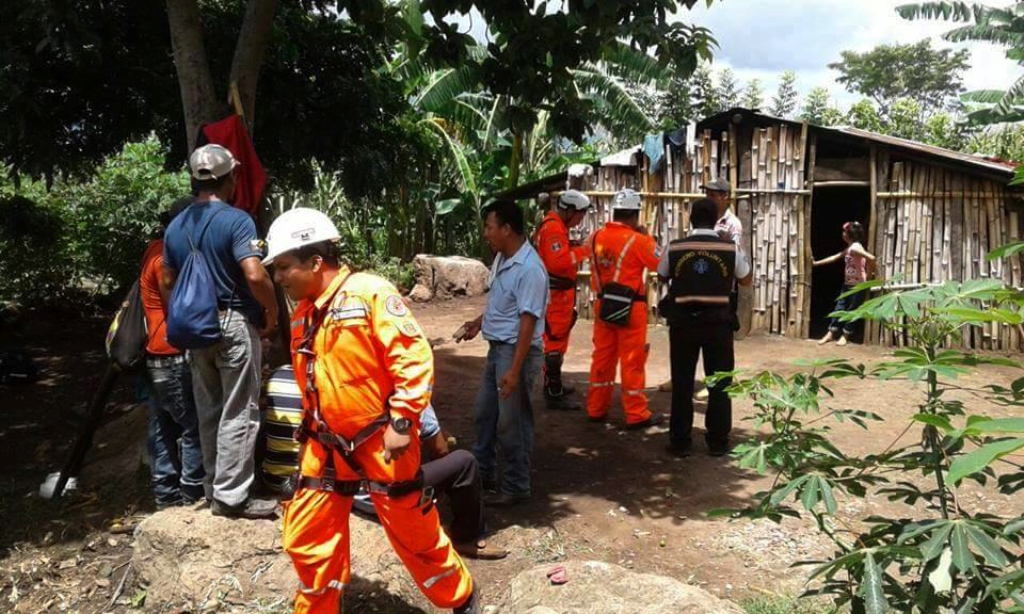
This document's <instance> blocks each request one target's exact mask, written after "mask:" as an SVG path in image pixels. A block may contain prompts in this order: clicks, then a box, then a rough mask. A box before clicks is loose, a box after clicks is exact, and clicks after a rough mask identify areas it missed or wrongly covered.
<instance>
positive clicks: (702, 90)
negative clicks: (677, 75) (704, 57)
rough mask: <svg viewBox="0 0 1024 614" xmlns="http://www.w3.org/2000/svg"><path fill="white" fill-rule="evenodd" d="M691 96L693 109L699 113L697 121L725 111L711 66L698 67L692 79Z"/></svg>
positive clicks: (703, 64) (704, 64) (702, 65)
mask: <svg viewBox="0 0 1024 614" xmlns="http://www.w3.org/2000/svg"><path fill="white" fill-rule="evenodd" d="M691 83H692V85H691V89H690V95H691V96H692V100H693V108H694V111H696V113H697V119H698V120H700V119H704V118H705V117H709V116H711V115H714V114H715V113H720V112H722V111H724V110H725V105H724V103H723V102H722V99H721V97H720V96H719V94H720V92H719V90H718V88H717V87H715V80H714V76H713V75H712V73H711V66H710V65H709V64H706V63H702V64H701V65H700V66H698V67H697V70H696V71H695V72H694V73H693V78H692V79H691Z"/></svg>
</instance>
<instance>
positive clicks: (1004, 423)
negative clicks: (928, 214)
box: [713, 246, 1024, 614]
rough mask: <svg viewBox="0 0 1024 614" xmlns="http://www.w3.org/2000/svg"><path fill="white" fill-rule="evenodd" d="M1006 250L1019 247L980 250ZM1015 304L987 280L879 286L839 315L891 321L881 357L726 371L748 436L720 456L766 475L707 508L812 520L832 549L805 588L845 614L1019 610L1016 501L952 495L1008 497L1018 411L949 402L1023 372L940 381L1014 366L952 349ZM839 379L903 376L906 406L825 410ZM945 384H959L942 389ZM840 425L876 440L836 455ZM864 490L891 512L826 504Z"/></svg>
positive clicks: (1017, 383) (1011, 401)
mask: <svg viewBox="0 0 1024 614" xmlns="http://www.w3.org/2000/svg"><path fill="white" fill-rule="evenodd" d="M1014 249H1016V250H1020V249H1024V247H1022V246H1011V247H1010V248H1007V249H1004V250H1000V253H998V254H994V256H996V257H999V256H1006V255H1013V253H1014V252H1013V250H1014ZM877 285H879V282H868V283H867V284H863V285H862V286H860V287H858V288H856V289H855V291H864V290H867V289H870V288H872V287H875V286H877ZM1022 308H1024V294H1022V293H1020V292H1017V291H1016V290H1013V289H1008V288H1005V287H1004V286H1003V285H1002V284H1001V283H1000V282H998V281H995V280H974V281H968V282H964V283H961V282H949V283H946V284H943V285H940V286H928V287H922V288H918V289H913V290H907V291H901V292H889V293H884V294H880V295H879V296H877V297H875V298H872V299H870V300H867V301H866V302H865V303H864V304H863V305H862V306H861V307H860V308H858V309H857V310H855V311H851V312H843V313H841V314H840V317H841V318H842V319H844V320H847V321H851V320H876V321H878V322H880V323H882V324H883V325H885V326H888V327H893V328H896V329H898V330H899V332H900V333H901V334H902V335H903V338H904V339H905V340H906V344H905V347H902V348H900V349H897V350H896V351H895V352H894V355H893V358H892V359H891V360H885V361H883V362H881V363H879V364H876V365H873V366H870V367H865V366H864V365H861V364H852V363H850V362H847V361H845V360H828V361H819V362H815V363H810V364H805V365H804V367H805V371H804V372H800V373H797V374H795V375H792V376H789V377H784V376H782V375H779V374H776V373H767V372H766V373H760V374H758V375H755V376H753V377H750V378H737V379H736V380H735V382H734V383H733V385H732V386H731V393H732V394H733V395H734V396H744V397H747V398H749V399H750V400H752V402H753V405H754V415H753V417H752V418H751V419H752V420H753V422H754V425H755V426H756V427H757V429H758V430H759V431H760V432H761V435H759V436H758V437H756V438H755V439H753V440H751V441H748V442H746V443H744V444H742V445H739V446H737V448H736V449H735V450H734V452H733V456H734V458H735V459H736V460H737V461H738V462H739V464H740V466H741V467H744V468H749V469H753V470H756V471H757V472H759V473H762V474H773V475H774V481H773V483H772V485H771V487H770V488H769V489H768V490H767V491H765V492H761V493H758V495H756V496H755V502H754V504H753V505H751V506H750V507H748V508H746V509H742V510H717V511H715V512H713V515H731V516H732V517H734V518H747V519H758V518H766V519H770V520H772V521H775V522H781V521H782V520H783V519H784V518H786V517H800V516H803V515H806V516H809V517H810V518H812V519H813V520H814V522H815V523H816V525H817V527H818V529H819V530H820V531H821V532H822V533H823V534H824V535H826V536H827V537H828V538H829V539H830V540H831V541H832V543H833V544H834V547H835V550H834V552H833V554H832V555H831V557H830V558H829V559H827V560H823V561H810V562H807V563H806V564H810V565H814V570H813V572H812V573H811V575H810V580H809V584H808V586H809V588H808V590H807V591H806V595H818V596H826V597H829V598H831V599H832V600H833V601H834V603H835V604H836V606H837V607H842V606H846V607H849V608H850V610H851V611H852V612H854V613H855V614H857V613H861V612H863V613H866V614H883V613H885V612H920V613H927V614H933V613H940V612H941V613H945V612H949V613H953V612H955V613H957V614H960V613H964V614H966V613H970V612H979V613H988V612H1018V613H1019V612H1024V593H1022V587H1024V566H1022V562H1021V552H1022V551H1021V540H1022V533H1024V515H1022V512H1024V504H1022V502H1021V501H1020V497H1016V500H1017V504H1014V503H1013V499H1010V500H1009V501H1008V503H1009V505H1007V508H1008V509H1010V510H1013V511H1012V512H1010V515H1007V516H997V515H993V514H991V513H989V512H987V511H985V510H982V509H979V508H980V507H981V506H980V504H979V501H978V500H977V498H976V497H965V496H962V494H963V493H962V492H961V489H962V487H963V486H964V484H965V483H967V482H974V483H977V484H979V485H981V486H982V487H989V488H994V489H998V492H999V493H1001V494H1002V495H1005V496H1007V497H1011V498H1013V497H1014V496H1015V495H1017V494H1019V491H1020V490H1021V489H1022V488H1024V468H1022V467H1021V464H1020V462H1019V460H1015V458H1014V456H1013V454H1014V453H1015V452H1017V451H1019V450H1021V449H1022V448H1024V418H1021V417H1015V418H1001V417H992V416H988V415H984V411H983V409H982V408H981V407H978V406H975V404H974V403H973V402H972V401H970V400H966V401H965V400H963V399H964V398H969V399H977V400H978V401H979V403H978V405H983V404H987V405H988V406H991V405H992V404H996V405H1008V406H1014V407H1021V406H1022V405H1024V377H1021V378H1017V379H1015V380H1014V381H1012V382H1011V383H1009V384H1006V385H990V386H987V387H985V388H984V389H980V390H970V391H968V390H966V389H965V388H963V387H961V386H958V385H956V384H955V383H954V382H956V380H957V378H958V376H960V375H962V374H965V373H966V372H967V371H968V369H970V368H975V367H979V366H982V365H1002V366H1005V367H1010V368H1020V366H1021V365H1020V364H1019V363H1018V362H1017V361H1013V360H1009V359H1007V358H1001V357H996V356H991V355H982V354H978V353H975V352H970V351H963V350H960V349H955V348H956V347H958V346H959V343H958V342H959V340H960V337H961V335H962V333H963V332H964V330H965V329H966V328H967V327H971V326H977V325H980V324H983V323H985V322H992V321H995V322H1000V323H1005V324H1009V325H1013V326H1019V325H1020V324H1021V322H1022V317H1021V313H1022ZM720 376H721V375H720ZM841 378H859V379H862V380H868V381H871V382H872V385H875V386H877V387H878V390H879V391H880V392H881V391H884V390H885V386H886V385H887V382H891V381H893V380H909V381H911V382H915V383H917V384H918V387H919V388H920V390H921V398H920V401H919V403H918V407H917V412H916V413H915V414H914V415H913V416H911V417H910V419H909V420H908V421H907V422H906V423H905V424H895V425H894V424H893V423H892V420H891V419H885V418H883V417H882V416H880V415H879V414H880V413H882V412H881V411H878V409H879V408H865V409H835V408H833V407H832V406H833V405H836V406H839V407H842V400H841V398H837V397H835V395H834V393H833V391H832V390H831V389H830V388H829V385H830V384H831V383H832V382H834V381H836V380H838V379H841ZM953 390H958V391H960V392H961V393H964V392H968V393H969V394H968V395H964V394H959V395H956V396H958V397H959V398H952V397H953V396H954V395H952V394H950V392H951V391H953ZM879 398H884V396H883V394H880V395H879ZM980 402H984V403H980ZM842 421H852V422H854V423H855V424H857V425H858V426H859V427H861V428H864V429H866V430H869V431H871V432H873V433H877V434H878V435H879V437H878V441H880V442H882V444H883V445H884V444H887V445H884V449H882V450H880V451H878V452H877V453H874V454H870V455H867V456H857V455H853V454H849V453H847V452H844V451H843V450H842V449H841V446H840V443H839V442H838V441H837V440H836V439H834V438H833V437H831V431H830V425H831V424H832V423H835V422H842ZM883 433H884V435H883ZM869 493H870V494H873V495H878V496H884V497H886V498H887V499H889V500H890V501H892V502H895V503H896V504H897V506H899V507H897V508H896V509H900V508H901V507H902V508H903V509H900V513H899V514H893V515H874V516H870V517H868V518H864V519H854V518H850V517H848V516H846V515H843V514H841V513H840V503H839V501H843V500H851V499H858V498H864V497H866V496H868V494H869ZM1012 514H1016V516H1015V517H1012Z"/></svg>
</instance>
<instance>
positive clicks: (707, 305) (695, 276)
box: [659, 236, 736, 325]
mask: <svg viewBox="0 0 1024 614" xmlns="http://www.w3.org/2000/svg"><path fill="white" fill-rule="evenodd" d="M668 266H669V280H670V281H669V291H668V294H667V295H666V296H665V298H664V299H663V300H662V301H661V304H660V305H659V307H660V309H659V310H660V312H661V314H662V315H663V316H664V317H665V318H666V319H667V320H668V322H669V324H670V325H671V324H685V323H687V322H693V321H698V322H703V323H709V324H710V323H719V322H721V323H731V322H732V310H731V309H730V307H729V295H730V294H731V293H732V289H733V284H734V282H735V279H736V244H735V243H733V242H732V241H730V240H729V239H722V238H720V237H712V236H692V237H686V238H685V239H678V240H676V241H672V243H670V244H669V255H668Z"/></svg>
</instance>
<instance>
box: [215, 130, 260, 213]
mask: <svg viewBox="0 0 1024 614" xmlns="http://www.w3.org/2000/svg"><path fill="white" fill-rule="evenodd" d="M201 132H202V135H203V137H205V138H206V143H213V144H215V145H223V146H224V147H227V148H228V150H230V151H231V155H233V156H235V159H236V160H238V162H239V163H240V165H239V167H238V169H236V171H235V173H236V179H237V181H238V186H237V187H236V188H235V202H234V203H233V204H234V205H235V207H238V208H239V209H241V210H243V211H245V212H246V213H248V214H249V215H251V216H253V217H256V215H257V212H258V211H259V205H260V199H262V198H263V188H264V187H266V185H267V174H266V172H264V170H263V165H262V164H260V159H259V158H258V157H257V156H256V148H255V147H253V145H252V141H251V140H250V139H249V132H248V131H247V130H246V129H245V123H243V122H242V118H241V116H239V115H232V116H230V117H227V118H225V119H222V120H220V121H219V122H215V123H213V124H206V125H205V126H203V127H202V129H201ZM199 140H203V139H202V137H200V139H199ZM201 144H205V143H201Z"/></svg>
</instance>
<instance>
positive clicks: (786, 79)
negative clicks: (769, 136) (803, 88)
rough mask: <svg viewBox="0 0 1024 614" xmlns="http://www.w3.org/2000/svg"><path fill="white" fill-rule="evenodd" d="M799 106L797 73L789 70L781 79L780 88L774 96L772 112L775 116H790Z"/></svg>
mask: <svg viewBox="0 0 1024 614" xmlns="http://www.w3.org/2000/svg"><path fill="white" fill-rule="evenodd" d="M796 107H797V93H796V73H795V72H793V71H792V70H787V71H786V72H784V73H782V78H781V79H780V80H779V89H778V91H776V92H775V96H773V97H772V107H771V114H772V115H774V116H775V117H787V118H788V117H790V116H792V114H793V112H794V111H796Z"/></svg>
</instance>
